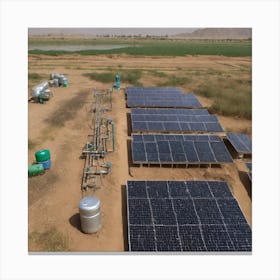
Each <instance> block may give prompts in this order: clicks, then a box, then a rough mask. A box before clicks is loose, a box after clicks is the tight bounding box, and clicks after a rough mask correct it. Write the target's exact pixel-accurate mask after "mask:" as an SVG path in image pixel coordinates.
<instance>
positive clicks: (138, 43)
mask: <svg viewBox="0 0 280 280" xmlns="http://www.w3.org/2000/svg"><path fill="white" fill-rule="evenodd" d="M29 45H30V46H67V45H68V46H69V45H93V46H98V45H122V46H124V45H125V46H126V47H123V48H118V49H111V50H82V51H64V50H63V51H58V50H50V51H43V50H39V49H38V50H30V51H29V53H30V54H45V55H53V56H57V55H63V54H72V53H77V54H81V55H98V54H129V55H145V56H185V55H223V56H231V57H234V56H251V55H252V42H251V41H250V40H236V41H225V40H224V41H217V40H175V39H173V40H171V39H165V40H160V39H154V40H151V39H145V40H144V39H142V40H139V39H138V40H134V39H123V40H120V39H116V40H112V39H110V40H109V39H108V40H105V39H102V40H101V39H95V40H93V39H91V40H82V39H81V40H78V39H76V40H62V39H60V40H59V39H56V40H54V39H49V40H47V39H42V40H39V39H29Z"/></svg>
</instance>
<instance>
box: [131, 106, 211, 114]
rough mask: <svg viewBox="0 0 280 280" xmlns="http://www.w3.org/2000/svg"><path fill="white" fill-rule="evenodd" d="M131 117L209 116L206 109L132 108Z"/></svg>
mask: <svg viewBox="0 0 280 280" xmlns="http://www.w3.org/2000/svg"><path fill="white" fill-rule="evenodd" d="M131 114H132V115H142V114H144V115H145V114H149V115H169V114H170V115H177V116H178V115H186V116H196V115H198V116H208V115H210V114H209V112H208V110H207V109H173V108H168V109H163V108H137V109H135V108H132V109H131Z"/></svg>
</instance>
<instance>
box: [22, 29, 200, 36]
mask: <svg viewBox="0 0 280 280" xmlns="http://www.w3.org/2000/svg"><path fill="white" fill-rule="evenodd" d="M196 29H198V28H29V30H28V33H29V35H48V34H56V35H57V34H59V35H60V34H61V35H76V34H82V35H107V34H110V35H127V36H128V35H139V34H141V35H158V36H164V35H175V34H179V33H186V32H188V33H190V32H192V31H194V30H196Z"/></svg>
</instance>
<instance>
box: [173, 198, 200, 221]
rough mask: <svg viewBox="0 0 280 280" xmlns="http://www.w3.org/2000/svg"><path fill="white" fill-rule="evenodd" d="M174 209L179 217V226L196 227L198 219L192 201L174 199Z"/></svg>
mask: <svg viewBox="0 0 280 280" xmlns="http://www.w3.org/2000/svg"><path fill="white" fill-rule="evenodd" d="M173 207H174V211H175V213H176V216H177V223H178V224H179V225H192V224H194V225H196V224H198V218H197V215H196V211H195V208H194V204H193V201H192V200H191V199H185V198H176V199H173Z"/></svg>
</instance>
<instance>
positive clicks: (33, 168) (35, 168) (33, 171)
mask: <svg viewBox="0 0 280 280" xmlns="http://www.w3.org/2000/svg"><path fill="white" fill-rule="evenodd" d="M42 173H44V166H43V164H41V163H39V164H31V165H29V166H28V176H35V175H39V174H42Z"/></svg>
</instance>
